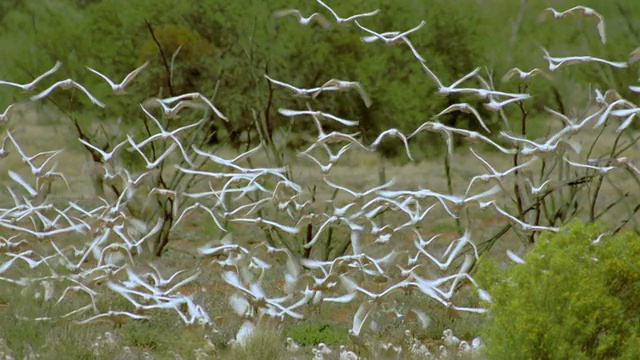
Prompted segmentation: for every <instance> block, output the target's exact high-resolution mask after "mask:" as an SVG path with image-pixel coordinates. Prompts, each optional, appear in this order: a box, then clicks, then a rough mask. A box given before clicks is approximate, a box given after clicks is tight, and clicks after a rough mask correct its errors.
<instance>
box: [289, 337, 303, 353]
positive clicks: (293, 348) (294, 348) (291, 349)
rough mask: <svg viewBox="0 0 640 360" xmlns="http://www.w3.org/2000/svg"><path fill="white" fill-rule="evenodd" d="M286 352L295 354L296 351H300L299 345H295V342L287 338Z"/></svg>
mask: <svg viewBox="0 0 640 360" xmlns="http://www.w3.org/2000/svg"><path fill="white" fill-rule="evenodd" d="M287 351H289V352H292V353H296V352H298V351H300V345H298V344H296V342H295V341H294V340H293V339H292V338H290V337H288V338H287Z"/></svg>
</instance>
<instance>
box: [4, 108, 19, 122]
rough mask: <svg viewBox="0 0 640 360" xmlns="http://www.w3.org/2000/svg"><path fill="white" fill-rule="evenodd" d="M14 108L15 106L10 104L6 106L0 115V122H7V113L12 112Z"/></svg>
mask: <svg viewBox="0 0 640 360" xmlns="http://www.w3.org/2000/svg"><path fill="white" fill-rule="evenodd" d="M14 106H16V104H11V105H9V106H7V108H6V109H5V110H4V112H3V113H1V114H0V122H3V121H7V120H8V119H9V112H11V111H12V110H13V107H14Z"/></svg>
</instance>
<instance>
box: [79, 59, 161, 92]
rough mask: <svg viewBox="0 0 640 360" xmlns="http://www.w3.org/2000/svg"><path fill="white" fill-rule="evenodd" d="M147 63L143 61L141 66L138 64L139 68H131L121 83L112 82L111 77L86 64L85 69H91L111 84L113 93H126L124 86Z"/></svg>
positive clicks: (147, 63)
mask: <svg viewBox="0 0 640 360" xmlns="http://www.w3.org/2000/svg"><path fill="white" fill-rule="evenodd" d="M147 65H149V62H148V61H147V62H145V63H144V64H142V66H140V67H139V68H137V69H135V70H133V71H132V72H130V73H129V74H128V75H127V76H126V77H125V78H124V80H122V82H121V83H119V84H116V83H114V82H113V81H112V80H111V79H109V78H108V77H106V76H105V75H104V74H102V73H100V72H98V71H97V70H94V69H92V68H90V67H88V66H87V69H89V71H91V72H92V73H94V74H96V75H98V76H100V77H101V78H103V79H104V80H105V81H106V82H107V83H109V85H110V86H111V90H113V92H114V93H116V94H117V95H124V94H126V91H125V87H126V86H127V85H129V83H130V82H131V81H132V80H133V78H135V77H136V76H138V74H139V73H140V72H141V71H142V70H144V68H146V67H147Z"/></svg>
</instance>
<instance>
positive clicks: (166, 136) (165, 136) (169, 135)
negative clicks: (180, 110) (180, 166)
mask: <svg viewBox="0 0 640 360" xmlns="http://www.w3.org/2000/svg"><path fill="white" fill-rule="evenodd" d="M140 107H141V108H142V110H143V111H144V113H145V114H146V115H147V117H148V118H150V119H151V120H153V122H154V123H155V124H156V126H157V127H158V128H159V129H160V132H159V133H157V134H153V135H151V136H149V137H148V138H146V139H145V140H143V141H142V142H140V143H139V144H137V145H134V144H132V145H134V147H135V148H136V150H138V151H140V150H139V149H140V148H142V147H143V146H145V145H146V144H148V143H149V142H151V141H154V140H157V139H162V140H173V145H177V146H178V148H179V149H180V151H181V152H182V157H183V158H184V160H185V161H186V162H187V163H188V164H189V165H191V166H193V162H192V161H191V157H190V156H189V154H188V153H187V151H186V150H185V149H184V147H183V146H182V142H181V141H180V139H178V138H177V137H176V134H177V133H179V132H181V131H185V130H189V129H194V128H196V127H198V126H200V125H201V124H202V122H203V121H204V119H201V120H199V121H197V122H195V123H193V124H189V125H185V126H183V127H179V128H177V129H175V130H172V131H167V130H165V128H164V127H163V126H162V124H161V123H160V121H158V119H156V118H155V117H154V116H153V115H151V113H149V112H148V111H147V109H145V107H144V106H142V105H141V106H140Z"/></svg>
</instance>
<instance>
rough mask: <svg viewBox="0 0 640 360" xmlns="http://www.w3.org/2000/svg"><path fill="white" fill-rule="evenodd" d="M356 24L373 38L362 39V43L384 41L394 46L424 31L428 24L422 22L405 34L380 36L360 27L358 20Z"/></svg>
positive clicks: (392, 33) (384, 34) (391, 33)
mask: <svg viewBox="0 0 640 360" xmlns="http://www.w3.org/2000/svg"><path fill="white" fill-rule="evenodd" d="M354 22H355V24H356V25H357V26H358V27H359V28H360V29H362V30H364V31H365V32H367V33H369V34H371V36H367V37H364V38H362V41H364V42H373V41H376V40H382V42H384V43H387V44H393V43H396V42H400V41H402V42H404V41H405V39H404V38H405V37H406V36H407V35H409V34H411V33H414V32H416V31H418V30H420V29H422V28H423V27H424V26H425V25H426V24H427V22H426V21H424V20H422V21H421V22H420V24H418V26H416V27H414V28H412V29H409V30H407V31H404V32H399V31H394V32H387V33H382V34H379V33H377V32H375V31H373V30H371V29H368V28H366V27H364V26H362V25H360V23H358V20H354Z"/></svg>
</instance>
